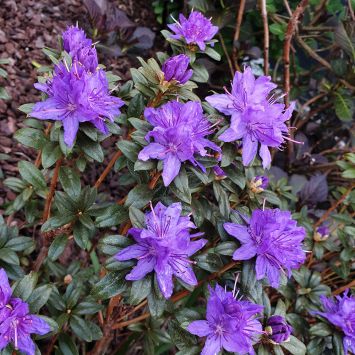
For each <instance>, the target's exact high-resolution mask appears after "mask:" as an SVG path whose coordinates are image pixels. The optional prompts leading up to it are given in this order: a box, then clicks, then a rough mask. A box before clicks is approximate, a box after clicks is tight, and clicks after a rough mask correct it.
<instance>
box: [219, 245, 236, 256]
mask: <svg viewBox="0 0 355 355" xmlns="http://www.w3.org/2000/svg"><path fill="white" fill-rule="evenodd" d="M237 248H238V247H237V243H235V242H222V243H218V244H217V246H216V247H215V248H214V251H215V252H216V253H217V254H221V255H226V256H232V255H233V253H234V252H235V250H236V249H237Z"/></svg>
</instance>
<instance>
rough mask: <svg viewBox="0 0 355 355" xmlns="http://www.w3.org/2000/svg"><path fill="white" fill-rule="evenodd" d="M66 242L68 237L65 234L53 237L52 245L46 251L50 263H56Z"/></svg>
mask: <svg viewBox="0 0 355 355" xmlns="http://www.w3.org/2000/svg"><path fill="white" fill-rule="evenodd" d="M67 242H68V237H67V236H66V235H65V234H62V235H58V236H57V237H55V239H54V241H53V243H52V244H51V246H50V247H49V249H48V258H49V259H50V260H52V261H56V260H57V259H58V258H59V257H60V255H61V254H62V253H63V251H64V249H65V247H66V245H67Z"/></svg>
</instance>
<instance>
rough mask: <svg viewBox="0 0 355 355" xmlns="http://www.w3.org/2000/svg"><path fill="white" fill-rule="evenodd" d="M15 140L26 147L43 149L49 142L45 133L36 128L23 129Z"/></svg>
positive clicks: (18, 132)
mask: <svg viewBox="0 0 355 355" xmlns="http://www.w3.org/2000/svg"><path fill="white" fill-rule="evenodd" d="M14 138H15V139H16V140H17V141H19V142H20V143H21V144H23V145H25V146H26V147H30V148H34V149H37V150H39V149H42V147H43V146H44V144H45V143H46V142H47V140H46V137H45V136H44V134H43V132H42V131H40V130H39V129H34V128H27V127H26V128H21V129H19V130H18V131H17V132H16V133H15V134H14Z"/></svg>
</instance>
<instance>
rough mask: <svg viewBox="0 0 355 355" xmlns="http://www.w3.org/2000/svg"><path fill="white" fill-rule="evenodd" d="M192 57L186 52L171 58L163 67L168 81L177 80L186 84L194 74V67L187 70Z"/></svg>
mask: <svg viewBox="0 0 355 355" xmlns="http://www.w3.org/2000/svg"><path fill="white" fill-rule="evenodd" d="M189 64H190V58H189V57H188V56H187V55H185V54H179V55H176V56H174V57H171V58H169V59H168V60H167V61H166V62H165V63H164V64H163V67H162V71H163V73H164V79H165V80H166V81H171V80H176V81H177V82H178V83H179V84H185V83H186V82H187V81H188V80H189V79H190V78H191V76H192V74H193V71H192V69H189V70H187V68H188V66H189Z"/></svg>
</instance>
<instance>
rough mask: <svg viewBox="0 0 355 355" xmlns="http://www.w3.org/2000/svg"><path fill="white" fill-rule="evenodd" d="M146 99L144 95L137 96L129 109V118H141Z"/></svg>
mask: <svg viewBox="0 0 355 355" xmlns="http://www.w3.org/2000/svg"><path fill="white" fill-rule="evenodd" d="M144 106H145V105H144V97H143V95H142V94H137V95H135V96H134V97H133V98H132V100H131V101H130V103H129V105H128V109H127V116H128V117H140V116H141V114H142V113H143V110H144Z"/></svg>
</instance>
